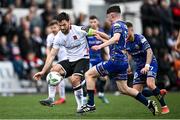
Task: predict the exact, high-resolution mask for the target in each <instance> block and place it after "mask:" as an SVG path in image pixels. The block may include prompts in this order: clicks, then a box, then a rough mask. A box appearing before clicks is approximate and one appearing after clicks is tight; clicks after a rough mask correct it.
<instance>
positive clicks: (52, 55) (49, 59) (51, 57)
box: [33, 48, 59, 80]
mask: <svg viewBox="0 0 180 120" xmlns="http://www.w3.org/2000/svg"><path fill="white" fill-rule="evenodd" d="M58 51H59V49H54V48H52V49H51V52H50V54H48V56H47V58H46V62H45V65H44V67H43V69H42V70H41V71H40V72H38V73H36V74H35V75H34V76H33V78H34V79H35V80H40V78H41V77H42V76H43V75H44V74H45V73H46V71H47V70H48V69H49V68H50V66H51V65H52V62H53V60H54V58H55V56H56V55H57V53H58Z"/></svg>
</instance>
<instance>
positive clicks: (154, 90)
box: [147, 77, 169, 114]
mask: <svg viewBox="0 0 180 120" xmlns="http://www.w3.org/2000/svg"><path fill="white" fill-rule="evenodd" d="M147 86H148V88H149V89H150V90H151V91H152V93H153V95H154V96H155V97H156V99H157V100H158V101H159V103H160V104H161V110H162V111H161V113H162V114H166V113H169V108H168V106H167V105H166V103H165V100H164V95H162V94H161V92H160V89H159V88H158V87H157V86H156V85H155V78H154V77H147Z"/></svg>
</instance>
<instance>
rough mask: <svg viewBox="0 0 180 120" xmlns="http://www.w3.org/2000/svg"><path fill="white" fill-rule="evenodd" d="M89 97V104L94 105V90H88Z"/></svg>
mask: <svg viewBox="0 0 180 120" xmlns="http://www.w3.org/2000/svg"><path fill="white" fill-rule="evenodd" d="M87 93H88V96H89V99H88V103H87V104H88V105H90V106H93V105H94V90H87Z"/></svg>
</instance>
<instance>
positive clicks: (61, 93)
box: [58, 80, 66, 99]
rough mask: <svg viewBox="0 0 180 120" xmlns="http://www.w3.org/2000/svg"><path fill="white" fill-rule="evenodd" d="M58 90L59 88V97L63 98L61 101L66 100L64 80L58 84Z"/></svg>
mask: <svg viewBox="0 0 180 120" xmlns="http://www.w3.org/2000/svg"><path fill="white" fill-rule="evenodd" d="M58 88H59V97H60V98H63V99H66V96H65V82H64V80H62V81H61V82H60V83H59V85H58Z"/></svg>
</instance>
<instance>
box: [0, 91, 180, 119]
mask: <svg viewBox="0 0 180 120" xmlns="http://www.w3.org/2000/svg"><path fill="white" fill-rule="evenodd" d="M107 97H108V99H109V101H110V104H108V105H107V104H103V103H102V102H101V101H100V100H99V99H98V98H97V96H96V97H95V102H96V108H97V110H96V112H93V113H86V114H84V115H78V114H76V113H75V111H76V104H75V99H74V96H73V94H67V102H66V103H65V104H63V105H57V106H54V107H45V106H41V105H40V104H39V102H38V101H39V100H40V99H43V98H46V95H45V94H33V95H32V94H27V95H16V96H14V97H0V119H132V118H133V119H178V118H179V119H180V93H179V92H176V93H175V92H173V93H168V95H167V96H166V102H167V104H168V105H169V108H170V113H169V114H166V115H159V116H153V115H152V114H151V113H150V111H149V110H148V109H147V108H146V107H144V106H143V105H142V104H140V103H138V102H137V101H136V100H134V99H133V98H131V97H128V96H124V95H121V96H114V95H113V94H107ZM151 99H153V98H151Z"/></svg>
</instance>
